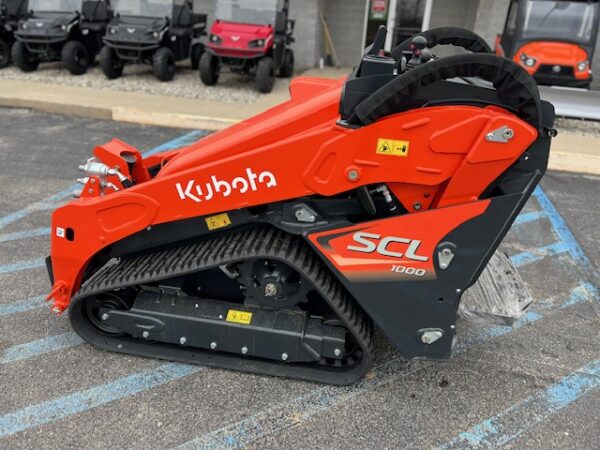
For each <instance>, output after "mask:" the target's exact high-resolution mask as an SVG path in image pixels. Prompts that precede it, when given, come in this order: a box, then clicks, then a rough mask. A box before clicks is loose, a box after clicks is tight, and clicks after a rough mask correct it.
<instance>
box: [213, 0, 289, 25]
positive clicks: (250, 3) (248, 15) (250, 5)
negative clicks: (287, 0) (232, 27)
mask: <svg viewBox="0 0 600 450" xmlns="http://www.w3.org/2000/svg"><path fill="white" fill-rule="evenodd" d="M279 3H280V0H219V1H218V2H217V8H216V10H215V19H220V20H224V21H226V22H239V23H252V24H259V25H275V18H276V16H277V11H278V9H280V8H279Z"/></svg>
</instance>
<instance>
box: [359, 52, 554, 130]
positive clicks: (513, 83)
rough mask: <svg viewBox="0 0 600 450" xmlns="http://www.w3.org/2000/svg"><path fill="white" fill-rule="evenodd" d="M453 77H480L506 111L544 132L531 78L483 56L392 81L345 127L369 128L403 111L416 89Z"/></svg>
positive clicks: (444, 61) (457, 58)
mask: <svg viewBox="0 0 600 450" xmlns="http://www.w3.org/2000/svg"><path fill="white" fill-rule="evenodd" d="M456 77H480V78H482V79H484V80H486V81H489V82H491V83H493V85H494V87H495V88H496V91H497V95H498V98H499V99H500V100H502V102H503V103H504V104H505V105H506V106H507V107H509V108H513V109H514V110H515V111H517V112H518V115H519V116H520V117H521V118H522V119H523V120H525V121H526V122H528V123H530V124H531V125H532V126H533V127H535V128H536V129H537V130H539V131H541V130H542V129H543V127H542V113H541V100H540V94H539V91H538V88H537V85H536V84H535V81H534V80H533V78H532V77H531V76H530V75H529V73H528V72H527V71H526V70H525V69H524V68H522V67H521V66H519V65H518V64H517V63H515V62H513V61H512V60H510V59H507V58H503V57H499V56H496V55H493V54H484V53H472V54H467V55H454V56H449V57H446V58H441V59H438V60H435V61H431V62H428V63H427V64H422V65H420V66H417V67H415V68H414V69H412V70H410V71H408V72H406V73H404V74H402V75H399V76H397V77H395V78H394V79H392V80H391V81H389V82H388V83H386V84H384V85H383V86H382V87H380V88H379V89H378V90H376V91H375V92H373V93H372V94H371V95H370V96H369V97H367V98H366V99H365V100H363V101H362V102H361V103H359V104H358V106H357V107H356V108H355V109H354V112H353V113H352V115H351V116H350V117H349V119H348V123H350V124H356V125H361V124H362V125H369V124H371V123H373V122H375V121H376V120H378V119H380V118H382V117H385V116H387V115H389V114H395V113H397V112H400V111H403V110H404V109H403V107H402V104H403V103H407V102H405V100H406V99H408V98H410V97H411V96H412V95H413V94H414V93H415V91H416V90H417V89H419V88H421V87H424V86H427V85H430V84H432V83H435V82H437V81H441V80H448V79H452V78H456Z"/></svg>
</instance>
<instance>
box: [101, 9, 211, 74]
mask: <svg viewBox="0 0 600 450" xmlns="http://www.w3.org/2000/svg"><path fill="white" fill-rule="evenodd" d="M205 30H206V14H198V13H197V12H196V11H195V10H194V4H193V3H192V0H154V1H153V2H149V1H148V0H119V2H118V3H117V5H116V6H115V17H114V19H113V20H112V21H111V22H110V24H109V26H108V29H107V31H106V36H105V37H104V43H105V46H104V47H103V48H102V51H101V52H100V67H101V68H102V71H103V72H104V75H106V77H107V78H109V79H113V78H118V77H120V76H121V75H122V73H123V66H124V65H125V64H139V63H142V64H152V67H153V69H154V75H156V78H158V79H159V80H160V81H170V80H172V79H173V77H174V76H175V62H176V61H181V60H184V59H187V58H191V61H192V68H194V69H197V68H198V63H199V61H200V57H201V56H202V53H204V45H203V44H201V43H200V37H201V36H204V35H205V34H206V32H205Z"/></svg>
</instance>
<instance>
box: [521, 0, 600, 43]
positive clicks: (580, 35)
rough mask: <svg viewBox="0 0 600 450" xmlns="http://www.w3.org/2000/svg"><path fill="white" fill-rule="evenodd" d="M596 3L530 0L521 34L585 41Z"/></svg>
mask: <svg viewBox="0 0 600 450" xmlns="http://www.w3.org/2000/svg"><path fill="white" fill-rule="evenodd" d="M597 14H598V3H588V2H581V1H580V2H570V1H548V0H530V1H528V2H527V7H526V11H525V24H524V27H523V37H524V38H526V39H528V38H544V39H560V40H567V41H579V42H584V43H588V42H590V40H591V39H592V30H593V27H594V20H595V17H596V15H597Z"/></svg>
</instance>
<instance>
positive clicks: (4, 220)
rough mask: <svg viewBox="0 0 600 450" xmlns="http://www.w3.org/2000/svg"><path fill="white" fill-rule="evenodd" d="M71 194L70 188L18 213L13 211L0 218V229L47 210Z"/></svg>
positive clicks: (71, 189) (71, 188)
mask: <svg viewBox="0 0 600 450" xmlns="http://www.w3.org/2000/svg"><path fill="white" fill-rule="evenodd" d="M72 192H73V187H70V188H68V189H65V190H63V191H60V192H58V193H56V194H53V195H51V196H49V197H46V198H45V199H43V200H41V201H39V202H35V203H32V204H31V205H29V206H26V207H25V208H23V209H21V210H19V211H15V212H14V213H11V214H8V215H6V216H4V217H0V229H2V228H4V227H6V226H7V225H10V224H11V223H13V222H16V221H18V220H20V219H23V218H25V217H27V216H29V215H30V214H32V213H34V212H36V211H44V210H45V209H46V208H47V205H48V204H53V203H56V202H58V201H61V200H63V199H64V198H65V197H67V196H68V195H70V194H71V193H72Z"/></svg>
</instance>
